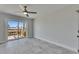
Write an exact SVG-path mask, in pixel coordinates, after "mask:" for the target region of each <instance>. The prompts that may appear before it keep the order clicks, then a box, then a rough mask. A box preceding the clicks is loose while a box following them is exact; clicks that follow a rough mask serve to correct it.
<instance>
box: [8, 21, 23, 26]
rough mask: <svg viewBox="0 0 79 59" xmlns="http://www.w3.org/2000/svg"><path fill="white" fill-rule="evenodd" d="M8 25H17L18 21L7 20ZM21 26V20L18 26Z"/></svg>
mask: <svg viewBox="0 0 79 59" xmlns="http://www.w3.org/2000/svg"><path fill="white" fill-rule="evenodd" d="M8 25H9V26H10V27H17V26H18V21H16V20H9V21H8ZM22 26H23V22H21V21H20V22H19V27H22Z"/></svg>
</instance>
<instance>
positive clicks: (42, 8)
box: [0, 4, 68, 18]
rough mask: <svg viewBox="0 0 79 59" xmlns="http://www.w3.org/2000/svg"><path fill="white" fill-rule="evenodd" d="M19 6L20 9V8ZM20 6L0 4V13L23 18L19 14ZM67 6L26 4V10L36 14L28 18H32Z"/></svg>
mask: <svg viewBox="0 0 79 59" xmlns="http://www.w3.org/2000/svg"><path fill="white" fill-rule="evenodd" d="M20 6H21V7H20ZM22 6H23V5H19V4H2V5H0V11H2V12H6V13H10V14H13V15H18V16H23V17H25V15H24V14H23V13H21V11H22ZM66 6H68V5H67V4H66V5H61V4H60V5H59V4H27V9H28V10H30V11H35V12H37V14H35V15H34V14H30V17H32V18H34V17H36V16H38V15H42V14H46V13H52V12H54V11H56V10H58V9H61V8H63V7H66Z"/></svg>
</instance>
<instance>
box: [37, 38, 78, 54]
mask: <svg viewBox="0 0 79 59" xmlns="http://www.w3.org/2000/svg"><path fill="white" fill-rule="evenodd" d="M36 39H40V40H43V41H46V42H48V43H51V44H55V45H57V46H60V47H63V48H66V49H68V50H70V51H73V52H76V53H78V51H77V49H75V48H74V49H73V48H71V47H68V46H66V45H63V44H60V43H57V42H54V41H50V40H47V39H44V38H38V37H36Z"/></svg>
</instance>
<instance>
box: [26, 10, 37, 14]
mask: <svg viewBox="0 0 79 59" xmlns="http://www.w3.org/2000/svg"><path fill="white" fill-rule="evenodd" d="M27 13H32V14H37V12H30V11H27Z"/></svg>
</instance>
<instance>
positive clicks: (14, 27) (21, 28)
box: [8, 20, 26, 40]
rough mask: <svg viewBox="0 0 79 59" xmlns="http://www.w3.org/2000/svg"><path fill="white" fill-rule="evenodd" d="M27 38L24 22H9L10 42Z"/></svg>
mask: <svg viewBox="0 0 79 59" xmlns="http://www.w3.org/2000/svg"><path fill="white" fill-rule="evenodd" d="M24 37H26V31H25V23H24V21H23V20H9V21H8V40H13V39H19V38H24Z"/></svg>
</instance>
